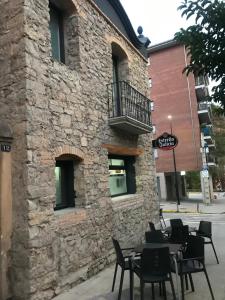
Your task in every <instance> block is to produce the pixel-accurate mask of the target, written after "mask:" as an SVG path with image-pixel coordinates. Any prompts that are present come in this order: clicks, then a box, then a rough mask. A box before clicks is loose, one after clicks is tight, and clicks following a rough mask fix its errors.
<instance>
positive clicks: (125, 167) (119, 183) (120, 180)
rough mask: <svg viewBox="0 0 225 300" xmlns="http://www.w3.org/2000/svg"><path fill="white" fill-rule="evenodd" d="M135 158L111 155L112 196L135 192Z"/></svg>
mask: <svg viewBox="0 0 225 300" xmlns="http://www.w3.org/2000/svg"><path fill="white" fill-rule="evenodd" d="M134 163H135V158H134V157H123V156H116V155H110V156H109V187H110V194H111V196H112V197H115V196H120V195H126V194H135V193H136V180H135V167H134Z"/></svg>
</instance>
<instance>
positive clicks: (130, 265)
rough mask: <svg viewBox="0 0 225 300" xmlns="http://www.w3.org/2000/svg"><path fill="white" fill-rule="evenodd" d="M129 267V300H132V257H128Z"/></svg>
mask: <svg viewBox="0 0 225 300" xmlns="http://www.w3.org/2000/svg"><path fill="white" fill-rule="evenodd" d="M129 268H130V300H133V289H134V272H133V270H132V258H129Z"/></svg>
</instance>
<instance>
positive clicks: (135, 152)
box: [102, 144, 144, 156]
mask: <svg viewBox="0 0 225 300" xmlns="http://www.w3.org/2000/svg"><path fill="white" fill-rule="evenodd" d="M102 147H103V148H106V149H107V150H108V152H109V154H115V155H128V156H139V155H141V154H143V153H144V149H142V148H130V147H123V146H118V145H112V144H102Z"/></svg>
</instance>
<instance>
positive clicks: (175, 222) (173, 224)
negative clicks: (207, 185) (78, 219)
mask: <svg viewBox="0 0 225 300" xmlns="http://www.w3.org/2000/svg"><path fill="white" fill-rule="evenodd" d="M183 225H184V224H183V222H182V220H181V219H170V226H171V228H173V227H182V226H183Z"/></svg>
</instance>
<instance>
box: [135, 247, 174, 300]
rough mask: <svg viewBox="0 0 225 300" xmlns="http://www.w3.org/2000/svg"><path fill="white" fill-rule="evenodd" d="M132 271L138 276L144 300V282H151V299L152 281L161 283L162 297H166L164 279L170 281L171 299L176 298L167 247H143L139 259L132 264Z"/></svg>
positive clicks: (153, 292) (153, 293) (142, 299)
mask: <svg viewBox="0 0 225 300" xmlns="http://www.w3.org/2000/svg"><path fill="white" fill-rule="evenodd" d="M133 271H134V272H135V274H136V275H137V276H138V277H139V278H140V286H141V300H144V287H145V283H151V284H152V299H155V290H154V283H159V284H161V285H162V288H163V295H164V299H167V296H166V286H165V282H166V281H169V282H170V284H171V289H172V293H173V299H176V296H175V290H174V284H173V280H172V275H171V264H170V255H169V247H162V248H144V249H143V251H142V254H141V260H140V261H139V262H138V263H137V262H134V264H133Z"/></svg>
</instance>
